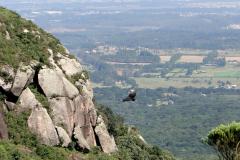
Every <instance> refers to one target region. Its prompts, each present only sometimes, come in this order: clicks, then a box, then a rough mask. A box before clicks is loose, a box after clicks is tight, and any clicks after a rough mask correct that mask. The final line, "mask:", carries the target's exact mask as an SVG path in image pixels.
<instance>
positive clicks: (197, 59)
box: [178, 55, 205, 63]
mask: <svg viewBox="0 0 240 160" xmlns="http://www.w3.org/2000/svg"><path fill="white" fill-rule="evenodd" d="M204 58H205V56H200V55H196V56H195V55H183V56H181V58H180V59H179V60H178V62H179V63H202V62H203V59H204Z"/></svg>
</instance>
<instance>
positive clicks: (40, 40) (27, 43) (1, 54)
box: [0, 7, 65, 68]
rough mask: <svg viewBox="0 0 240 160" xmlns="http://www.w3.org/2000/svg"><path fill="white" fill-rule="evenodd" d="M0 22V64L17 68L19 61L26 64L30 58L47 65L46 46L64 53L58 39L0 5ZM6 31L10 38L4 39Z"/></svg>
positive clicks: (55, 51) (56, 51) (47, 54)
mask: <svg viewBox="0 0 240 160" xmlns="http://www.w3.org/2000/svg"><path fill="white" fill-rule="evenodd" d="M0 23H1V26H0V66H1V65H4V64H8V65H10V66H12V67H14V68H17V67H18V66H19V63H20V62H23V63H25V64H28V63H29V62H30V61H31V60H37V61H39V62H41V63H43V64H47V65H48V57H49V56H50V55H49V53H48V51H47V49H48V48H50V49H52V50H53V52H54V53H58V52H59V53H62V54H64V53H65V49H64V48H63V47H62V45H61V44H60V42H59V40H58V39H56V38H54V37H53V36H52V35H50V34H49V33H47V32H45V31H43V30H42V29H41V28H39V27H37V26H36V25H35V24H33V23H32V22H31V21H28V20H26V19H23V18H21V17H20V16H19V15H18V14H17V13H15V12H12V11H9V10H7V9H5V8H2V7H0ZM24 30H28V32H24ZM6 32H8V33H9V35H10V40H7V39H6Z"/></svg>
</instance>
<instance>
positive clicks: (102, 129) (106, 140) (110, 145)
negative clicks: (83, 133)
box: [95, 115, 117, 153]
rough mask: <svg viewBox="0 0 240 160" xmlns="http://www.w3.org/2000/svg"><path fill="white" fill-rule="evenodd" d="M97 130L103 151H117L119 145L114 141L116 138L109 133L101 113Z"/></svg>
mask: <svg viewBox="0 0 240 160" xmlns="http://www.w3.org/2000/svg"><path fill="white" fill-rule="evenodd" d="M95 132H96V135H97V137H98V139H99V142H100V144H101V147H102V150H103V152H105V153H113V152H116V151H117V146H116V143H115V141H114V138H113V137H112V136H110V135H109V133H108V130H107V127H106V125H105V123H104V121H103V118H102V116H101V115H100V116H98V119H97V126H96V127H95Z"/></svg>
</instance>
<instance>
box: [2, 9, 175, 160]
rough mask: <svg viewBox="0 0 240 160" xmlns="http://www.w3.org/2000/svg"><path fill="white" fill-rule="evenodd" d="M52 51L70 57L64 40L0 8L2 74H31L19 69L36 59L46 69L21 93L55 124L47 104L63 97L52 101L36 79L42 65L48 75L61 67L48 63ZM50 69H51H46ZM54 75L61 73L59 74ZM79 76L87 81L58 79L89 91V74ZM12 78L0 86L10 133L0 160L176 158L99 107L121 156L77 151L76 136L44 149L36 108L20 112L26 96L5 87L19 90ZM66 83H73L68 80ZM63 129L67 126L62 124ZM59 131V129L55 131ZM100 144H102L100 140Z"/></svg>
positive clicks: (98, 151) (34, 76)
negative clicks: (32, 124)
mask: <svg viewBox="0 0 240 160" xmlns="http://www.w3.org/2000/svg"><path fill="white" fill-rule="evenodd" d="M49 48H51V50H52V52H53V54H57V53H61V54H66V50H65V48H64V47H63V46H62V45H61V43H60V42H59V40H57V39H56V38H54V37H53V36H52V35H50V34H48V33H46V32H45V31H43V30H42V29H40V28H38V27H37V26H36V25H34V24H33V23H32V22H31V21H28V20H25V19H23V18H21V17H20V16H19V15H18V14H16V13H14V12H12V11H9V10H7V9H5V8H0V69H3V68H4V67H3V66H11V67H13V68H14V69H15V70H18V72H17V73H18V74H19V73H22V74H26V72H27V71H26V70H21V69H19V66H20V64H21V63H23V64H25V65H28V64H29V63H30V61H33V60H35V61H36V62H37V63H40V64H41V65H40V66H37V67H36V68H35V70H34V71H32V75H33V76H29V77H27V78H29V79H27V80H26V81H27V82H25V83H26V84H24V86H23V87H22V88H21V90H20V91H21V92H23V90H24V91H25V90H27V89H28V91H29V92H30V93H32V94H33V97H35V101H37V102H38V101H39V102H40V104H36V108H37V109H39V108H41V107H42V108H41V109H42V110H43V111H46V112H45V113H46V114H47V116H48V113H49V114H50V116H49V119H50V121H52V120H51V118H52V117H53V115H52V114H51V113H52V112H53V110H51V108H50V107H51V105H49V103H48V102H49V99H51V100H52V99H54V98H56V99H57V98H59V97H58V96H59V95H55V94H54V95H52V96H50V97H47V95H46V93H45V92H44V91H42V90H41V88H40V87H41V86H39V85H40V84H39V81H38V77H37V76H39V75H40V74H39V70H41V69H42V70H43V67H42V66H43V65H45V66H44V67H45V70H51V69H52V68H54V67H56V68H57V67H59V66H57V65H56V66H54V67H53V66H51V65H53V64H55V63H52V64H50V62H49V59H48V58H49V57H50V56H51V55H50V54H49V50H48V49H49ZM69 57H72V56H71V55H66V57H65V58H69ZM53 58H56V57H55V55H53ZM46 67H49V68H48V69H46ZM56 68H55V69H56ZM59 68H60V69H59V70H58V71H63V69H62V68H61V67H59ZM79 68H80V67H79ZM52 70H53V69H52ZM53 71H54V70H53ZM35 72H36V73H35ZM51 73H52V74H57V73H56V72H51ZM80 73H84V75H83V77H85V78H83V77H82V76H81V75H80V76H79V75H75V74H73V76H72V77H67V76H66V78H65V74H67V73H66V72H64V73H62V74H61V75H60V74H59V75H57V76H58V78H59V77H60V78H65V79H64V80H65V82H66V83H68V84H69V85H70V86H71V85H73V83H74V84H75V82H76V81H77V80H78V81H79V80H82V81H81V82H82V83H83V84H84V85H82V87H83V86H84V87H86V85H87V84H86V83H87V81H88V76H87V73H86V71H84V70H83V71H81V72H80ZM16 75H17V74H16ZM20 76H21V75H20ZM61 76H62V77H61ZM9 77H10V76H9V75H7V74H6V73H5V72H4V73H1V74H0V78H4V83H3V85H2V84H1V83H0V111H1V113H3V114H4V121H5V123H6V125H7V128H8V139H7V138H6V139H5V140H0V159H1V160H9V159H11V160H43V159H44V160H82V159H90V160H117V159H120V160H132V159H133V160H174V159H175V158H174V157H173V155H172V154H171V153H169V152H167V151H165V150H162V149H160V148H158V147H153V146H151V145H150V144H147V143H146V142H145V141H144V140H143V139H142V138H141V136H140V133H139V131H138V130H137V129H136V128H132V127H129V126H127V125H125V124H124V121H123V119H122V118H121V117H119V116H116V115H114V114H113V112H112V111H111V110H110V109H108V108H106V107H104V106H101V105H97V104H96V105H95V106H96V110H97V115H95V116H98V117H99V114H101V116H102V117H103V119H104V121H105V122H106V126H107V130H108V132H109V133H110V134H111V135H113V136H114V138H115V141H116V144H117V148H118V150H117V151H116V152H114V153H112V154H105V153H103V152H102V148H101V147H99V146H100V145H98V144H97V147H95V148H92V149H91V150H84V149H82V148H79V146H77V140H76V139H75V138H74V137H71V140H72V141H71V143H69V145H68V146H66V147H61V146H62V144H61V143H59V144H58V145H54V146H47V145H43V143H42V142H40V138H39V137H38V136H36V135H35V134H34V133H33V131H32V130H30V129H29V115H30V114H31V115H32V113H33V110H35V109H36V108H30V110H29V111H24V112H22V111H20V110H17V109H19V108H21V103H22V102H21V101H20V100H19V99H21V98H20V97H19V96H20V95H21V93H20V94H17V93H15V95H13V94H14V91H13V87H10V89H9V88H4V87H2V86H4V85H5V83H6V84H8V83H13V84H12V86H13V85H14V83H15V81H16V77H17V76H14V79H13V77H12V78H11V79H7V78H9ZM46 77H47V76H46ZM20 78H21V77H20ZM43 78H45V77H43ZM47 78H48V77H47ZM67 78H68V80H69V81H68V80H67ZM12 81H13V82H12ZM28 82H29V83H28ZM1 85H2V86H1ZM56 85H58V84H56ZM17 87H19V86H17ZM24 87H25V88H24ZM27 87H28V88H27ZM50 87H51V86H50ZM73 87H74V86H73ZM63 88H64V87H63ZM73 89H75V88H73ZM76 90H77V91H76V92H80V94H82V95H83V96H89V94H90V93H88V94H87V93H86V92H87V91H89V90H87V91H85V92H84V90H83V88H81V87H80V88H76ZM79 96H81V95H79ZM67 98H69V97H67ZM67 98H66V99H67ZM59 99H60V98H59ZM87 100H89V99H87ZM87 100H86V101H87ZM6 101H8V102H11V103H13V105H14V107H15V108H13V109H11V108H9V106H8V105H6ZM56 101H57V100H56ZM69 101H70V100H69ZM88 102H92V99H90V101H88ZM39 105H40V106H39ZM41 105H42V106H41ZM62 107H64V106H62ZM67 107H69V106H67ZM84 107H89V106H84ZM37 109H36V110H37ZM94 109H95V108H94ZM31 112H32V113H31ZM47 112H48V113H47ZM79 115H80V114H79ZM0 116H1V115H0ZM37 116H39V115H37ZM80 116H81V115H80ZM84 116H85V115H84ZM0 118H2V117H0ZM33 118H35V117H33ZM41 118H42V117H40V119H41ZM84 118H89V117H84ZM38 122H39V121H38ZM46 125H47V124H46ZM61 125H62V126H63V124H61ZM53 128H54V126H53ZM63 128H64V126H63ZM54 130H56V129H55V128H54ZM1 131H2V128H0V133H1ZM40 134H41V133H40ZM1 136H2V135H1V134H0V138H2V137H1ZM57 138H58V137H57ZM61 141H62V139H61ZM99 141H100V140H99ZM97 143H100V142H98V141H97Z"/></svg>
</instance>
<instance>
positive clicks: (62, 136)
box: [56, 127, 72, 147]
mask: <svg viewBox="0 0 240 160" xmlns="http://www.w3.org/2000/svg"><path fill="white" fill-rule="evenodd" d="M56 130H57V133H58V136H59V140H60V143H61V145H62V147H67V146H68V145H69V143H71V141H72V140H71V139H70V137H69V136H68V134H67V132H66V131H65V130H64V129H63V128H62V127H56Z"/></svg>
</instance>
